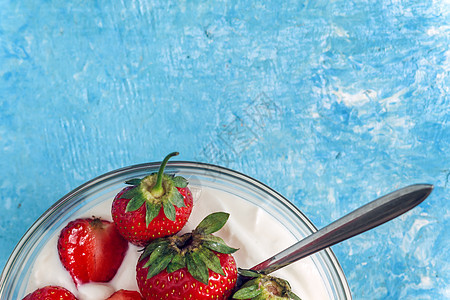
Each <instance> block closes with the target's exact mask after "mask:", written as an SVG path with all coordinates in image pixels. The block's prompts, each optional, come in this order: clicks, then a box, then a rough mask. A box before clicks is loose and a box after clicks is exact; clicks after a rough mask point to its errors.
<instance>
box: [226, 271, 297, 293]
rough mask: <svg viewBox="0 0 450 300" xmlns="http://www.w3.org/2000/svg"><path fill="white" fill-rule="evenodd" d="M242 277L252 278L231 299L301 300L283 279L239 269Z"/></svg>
mask: <svg viewBox="0 0 450 300" xmlns="http://www.w3.org/2000/svg"><path fill="white" fill-rule="evenodd" d="M239 273H240V274H241V275H242V276H244V277H249V278H252V279H250V280H249V281H247V282H245V283H244V284H243V285H242V287H241V288H240V289H239V290H238V291H237V292H236V293H234V294H233V297H231V299H239V300H241V299H242V300H244V299H245V300H251V299H278V300H301V299H300V297H298V296H297V295H296V294H294V293H293V292H292V291H291V286H290V285H289V282H287V281H286V280H284V279H281V278H278V277H274V276H269V275H263V274H259V273H257V272H254V271H252V270H244V269H239Z"/></svg>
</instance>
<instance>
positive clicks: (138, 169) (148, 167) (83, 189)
mask: <svg viewBox="0 0 450 300" xmlns="http://www.w3.org/2000/svg"><path fill="white" fill-rule="evenodd" d="M159 166H160V163H159V162H158V163H147V164H139V165H134V166H130V167H126V168H122V169H118V170H115V171H112V172H109V173H106V174H104V175H101V176H99V177H97V178H95V179H93V180H90V181H88V182H86V183H85V184H83V185H81V186H79V187H78V188H76V189H74V190H73V191H71V192H70V193H68V194H67V195H65V196H64V197H63V198H61V199H60V200H59V201H57V202H56V203H55V204H54V205H53V206H52V207H50V209H48V210H47V211H46V212H45V213H44V214H43V215H42V216H41V217H40V218H39V219H38V220H37V221H36V222H35V223H34V224H33V225H32V226H31V227H30V229H29V230H28V231H27V232H26V233H25V235H24V236H23V237H22V239H21V240H20V242H19V243H18V244H17V246H16V247H15V249H14V251H13V252H12V254H11V256H10V258H9V259H8V261H7V263H6V265H5V268H4V270H3V272H2V274H1V286H0V299H22V298H23V297H24V296H25V295H26V294H27V293H28V292H29V291H28V290H27V284H28V281H29V279H30V273H31V270H32V269H33V264H34V263H35V261H36V258H37V257H38V256H39V253H40V251H41V249H42V248H43V247H44V246H45V245H46V243H47V242H48V241H49V240H50V239H51V238H52V237H53V238H54V237H55V235H57V234H58V233H59V231H60V229H61V228H62V227H64V226H65V225H66V224H67V223H68V222H69V221H70V220H72V219H75V218H76V217H79V216H80V215H83V214H85V213H86V212H87V211H88V210H89V209H91V208H93V207H95V206H96V205H98V204H100V203H102V202H105V201H111V200H112V198H113V197H114V195H115V194H116V193H117V192H118V191H119V190H121V189H122V188H123V187H124V186H125V184H124V182H125V181H126V180H129V179H132V178H141V177H144V176H146V175H148V174H150V173H153V172H157V170H158V168H159ZM165 172H166V173H176V174H177V175H181V176H183V177H185V178H187V179H188V181H189V186H190V187H191V190H192V191H193V194H194V198H195V197H196V196H198V195H199V193H201V192H202V189H203V190H209V191H217V193H219V194H220V193H227V195H230V197H228V198H224V201H234V200H232V199H233V197H238V198H240V199H242V200H243V201H244V202H247V204H248V205H254V206H257V207H259V208H260V209H262V211H264V212H265V213H266V214H267V215H269V216H270V218H273V219H274V220H278V222H279V223H280V224H281V226H282V227H283V229H284V231H286V232H288V234H289V235H290V236H291V237H292V240H293V242H295V241H297V240H301V239H302V238H303V237H305V236H307V235H310V234H311V233H313V232H315V231H316V230H317V229H316V228H315V227H314V225H313V224H312V223H311V222H310V221H309V220H308V218H307V217H306V216H305V215H304V214H303V213H302V212H301V211H300V210H299V209H298V208H297V207H296V206H295V205H293V204H292V203H291V202H289V201H288V200H287V199H285V198H284V197H283V196H282V195H280V194H279V193H277V192H276V191H274V190H273V189H271V188H270V187H268V186H266V185H264V184H263V183H261V182H259V181H257V180H255V179H253V178H251V177H249V176H246V175H244V174H242V173H239V172H236V171H233V170H230V169H227V168H223V167H220V166H216V165H211V164H205V163H198V162H182V161H174V162H169V163H168V164H167V166H166V169H165ZM231 204H232V203H231ZM232 205H233V204H232ZM195 207H196V206H195V202H194V210H195ZM230 219H231V216H230ZM247 221H248V220H247ZM255 222H256V221H255ZM266 246H267V247H271V245H266ZM264 247H265V246H264ZM283 247H284V246H283ZM279 250H281V249H279ZM279 250H277V251H276V252H275V253H272V254H271V255H273V254H276V253H277V252H278V251H279ZM256 256H257V255H256ZM265 258H268V257H264V259H265ZM258 259H261V258H258ZM303 261H305V262H307V263H308V265H307V268H309V269H312V270H309V271H310V272H313V273H315V274H318V277H317V278H319V280H318V281H317V280H316V281H315V282H311V285H320V286H321V288H323V289H324V294H325V295H326V297H324V298H327V299H351V294H350V290H349V287H348V284H347V280H346V278H345V275H344V273H343V271H342V268H341V267H340V265H339V263H338V261H337V259H336V257H335V255H334V254H333V252H332V251H331V250H330V249H325V250H323V251H320V252H319V253H317V254H314V255H312V256H310V257H308V258H305V259H303V260H302V261H299V262H296V263H294V264H293V265H291V266H292V267H294V265H296V264H302V263H304V262H303ZM259 262H260V261H255V264H256V263H259ZM238 265H239V261H238ZM291 266H288V267H286V268H290V267H291ZM241 267H243V268H250V267H252V266H250V265H249V266H241ZM280 271H281V270H280ZM297 275H298V276H300V274H297ZM286 279H288V278H286ZM291 283H292V282H291ZM304 284H306V285H308V284H309V283H304ZM311 289H316V287H315V286H311ZM294 290H295V287H294ZM299 296H300V297H302V295H301V294H300V295H299Z"/></svg>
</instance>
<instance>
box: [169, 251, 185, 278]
mask: <svg viewBox="0 0 450 300" xmlns="http://www.w3.org/2000/svg"><path fill="white" fill-rule="evenodd" d="M184 267H186V262H185V260H184V257H183V256H182V255H181V254H176V255H175V256H174V257H173V258H172V261H171V262H170V264H169V265H168V266H167V273H172V272H175V271H176V270H179V269H181V268H184Z"/></svg>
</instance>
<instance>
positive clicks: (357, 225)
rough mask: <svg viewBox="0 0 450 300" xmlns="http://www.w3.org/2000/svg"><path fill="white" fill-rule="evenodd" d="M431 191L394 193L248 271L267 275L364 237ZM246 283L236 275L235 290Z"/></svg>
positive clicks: (428, 188)
mask: <svg viewBox="0 0 450 300" xmlns="http://www.w3.org/2000/svg"><path fill="white" fill-rule="evenodd" d="M432 190H433V185H430V184H415V185H410V186H407V187H404V188H401V189H399V190H396V191H394V192H392V193H390V194H387V195H385V196H383V197H381V198H378V199H376V200H374V201H372V202H369V203H368V204H366V205H364V206H362V207H360V208H358V209H356V210H354V211H352V212H351V213H349V214H347V215H345V216H344V217H342V218H340V219H338V220H337V221H334V222H333V223H331V224H330V225H328V226H326V227H324V228H322V229H320V230H319V231H316V232H315V233H313V234H311V235H310V236H307V237H306V238H304V239H303V240H301V241H299V242H297V243H295V244H294V245H292V246H290V247H289V248H287V249H285V250H283V251H281V252H280V253H278V254H276V255H274V256H272V257H271V258H269V259H267V260H265V261H263V262H262V263H260V264H258V265H256V266H254V267H253V268H251V269H250V270H253V271H257V272H259V273H261V274H269V273H271V272H274V271H276V270H278V269H280V268H283V267H285V266H287V265H289V264H291V263H293V262H296V261H298V260H299V259H302V258H304V257H306V256H308V255H311V254H313V253H316V252H318V251H320V250H322V249H324V248H327V247H330V246H333V245H335V244H337V243H339V242H342V241H344V240H346V239H348V238H351V237H353V236H355V235H358V234H360V233H363V232H365V231H367V230H369V229H372V228H374V227H376V226H378V225H381V224H383V223H385V222H387V221H390V220H392V219H394V218H396V217H398V216H400V215H401V214H403V213H405V212H407V211H409V210H410V209H412V208H414V207H415V206H417V205H418V204H420V203H421V202H422V201H423V200H425V199H426V198H427V197H428V195H429V194H430V193H431V191H432ZM247 280H248V278H247V277H244V276H242V275H239V276H238V281H237V284H236V287H240V286H241V285H242V284H244V283H245V281H247Z"/></svg>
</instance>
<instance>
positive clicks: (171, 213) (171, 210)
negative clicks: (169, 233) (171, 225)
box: [163, 201, 176, 221]
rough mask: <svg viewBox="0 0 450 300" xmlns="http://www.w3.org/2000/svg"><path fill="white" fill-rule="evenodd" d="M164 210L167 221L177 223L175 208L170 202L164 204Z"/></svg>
mask: <svg viewBox="0 0 450 300" xmlns="http://www.w3.org/2000/svg"><path fill="white" fill-rule="evenodd" d="M163 209H164V214H165V215H166V217H167V219H169V220H171V221H175V217H176V211H175V207H174V206H173V204H172V203H170V201H164V202H163Z"/></svg>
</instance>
